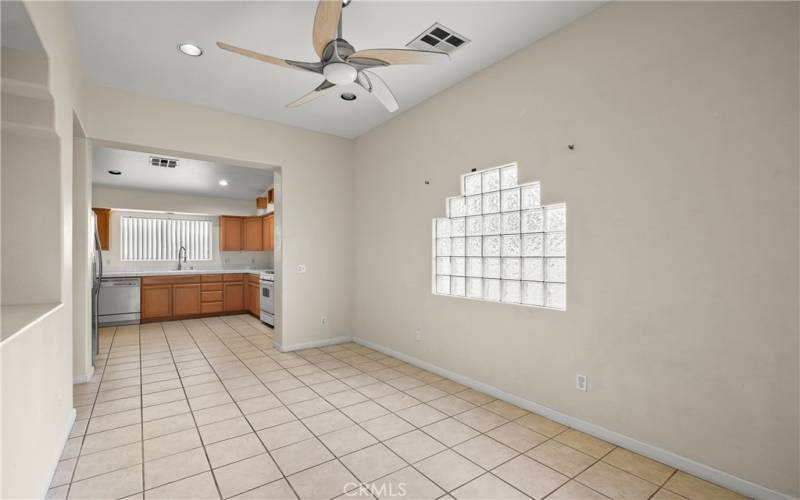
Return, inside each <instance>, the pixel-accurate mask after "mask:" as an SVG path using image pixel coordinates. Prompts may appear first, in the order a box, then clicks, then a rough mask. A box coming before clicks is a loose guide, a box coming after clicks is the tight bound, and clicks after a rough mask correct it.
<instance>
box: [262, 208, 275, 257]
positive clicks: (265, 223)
mask: <svg viewBox="0 0 800 500" xmlns="http://www.w3.org/2000/svg"><path fill="white" fill-rule="evenodd" d="M261 219H262V220H261V226H262V228H261V248H262V249H263V250H273V249H274V248H275V217H274V215H273V214H269V215H267V216H264V217H262V218H261Z"/></svg>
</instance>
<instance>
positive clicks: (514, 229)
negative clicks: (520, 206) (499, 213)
mask: <svg viewBox="0 0 800 500" xmlns="http://www.w3.org/2000/svg"><path fill="white" fill-rule="evenodd" d="M519 214H520V213H519V212H506V213H504V214H503V234H519Z"/></svg>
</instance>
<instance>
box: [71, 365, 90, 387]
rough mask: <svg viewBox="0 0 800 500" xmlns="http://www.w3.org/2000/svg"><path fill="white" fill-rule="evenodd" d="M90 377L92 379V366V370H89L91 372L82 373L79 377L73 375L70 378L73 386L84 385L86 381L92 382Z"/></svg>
mask: <svg viewBox="0 0 800 500" xmlns="http://www.w3.org/2000/svg"><path fill="white" fill-rule="evenodd" d="M92 377H94V366H93V367H92V369H91V371H90V372H89V373H83V374H80V375H73V376H72V383H73V384H85V383H87V382H88V381H90V380H92Z"/></svg>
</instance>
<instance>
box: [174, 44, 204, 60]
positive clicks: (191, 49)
mask: <svg viewBox="0 0 800 500" xmlns="http://www.w3.org/2000/svg"><path fill="white" fill-rule="evenodd" d="M178 50H180V51H181V52H183V53H184V54H186V55H187V56H192V57H200V56H202V55H203V49H201V48H200V47H198V46H197V45H195V44H193V43H182V44H180V45H178Z"/></svg>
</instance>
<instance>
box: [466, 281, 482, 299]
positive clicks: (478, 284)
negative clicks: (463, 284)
mask: <svg viewBox="0 0 800 500" xmlns="http://www.w3.org/2000/svg"><path fill="white" fill-rule="evenodd" d="M467 297H469V298H471V299H480V298H483V280H482V279H480V278H467Z"/></svg>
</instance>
